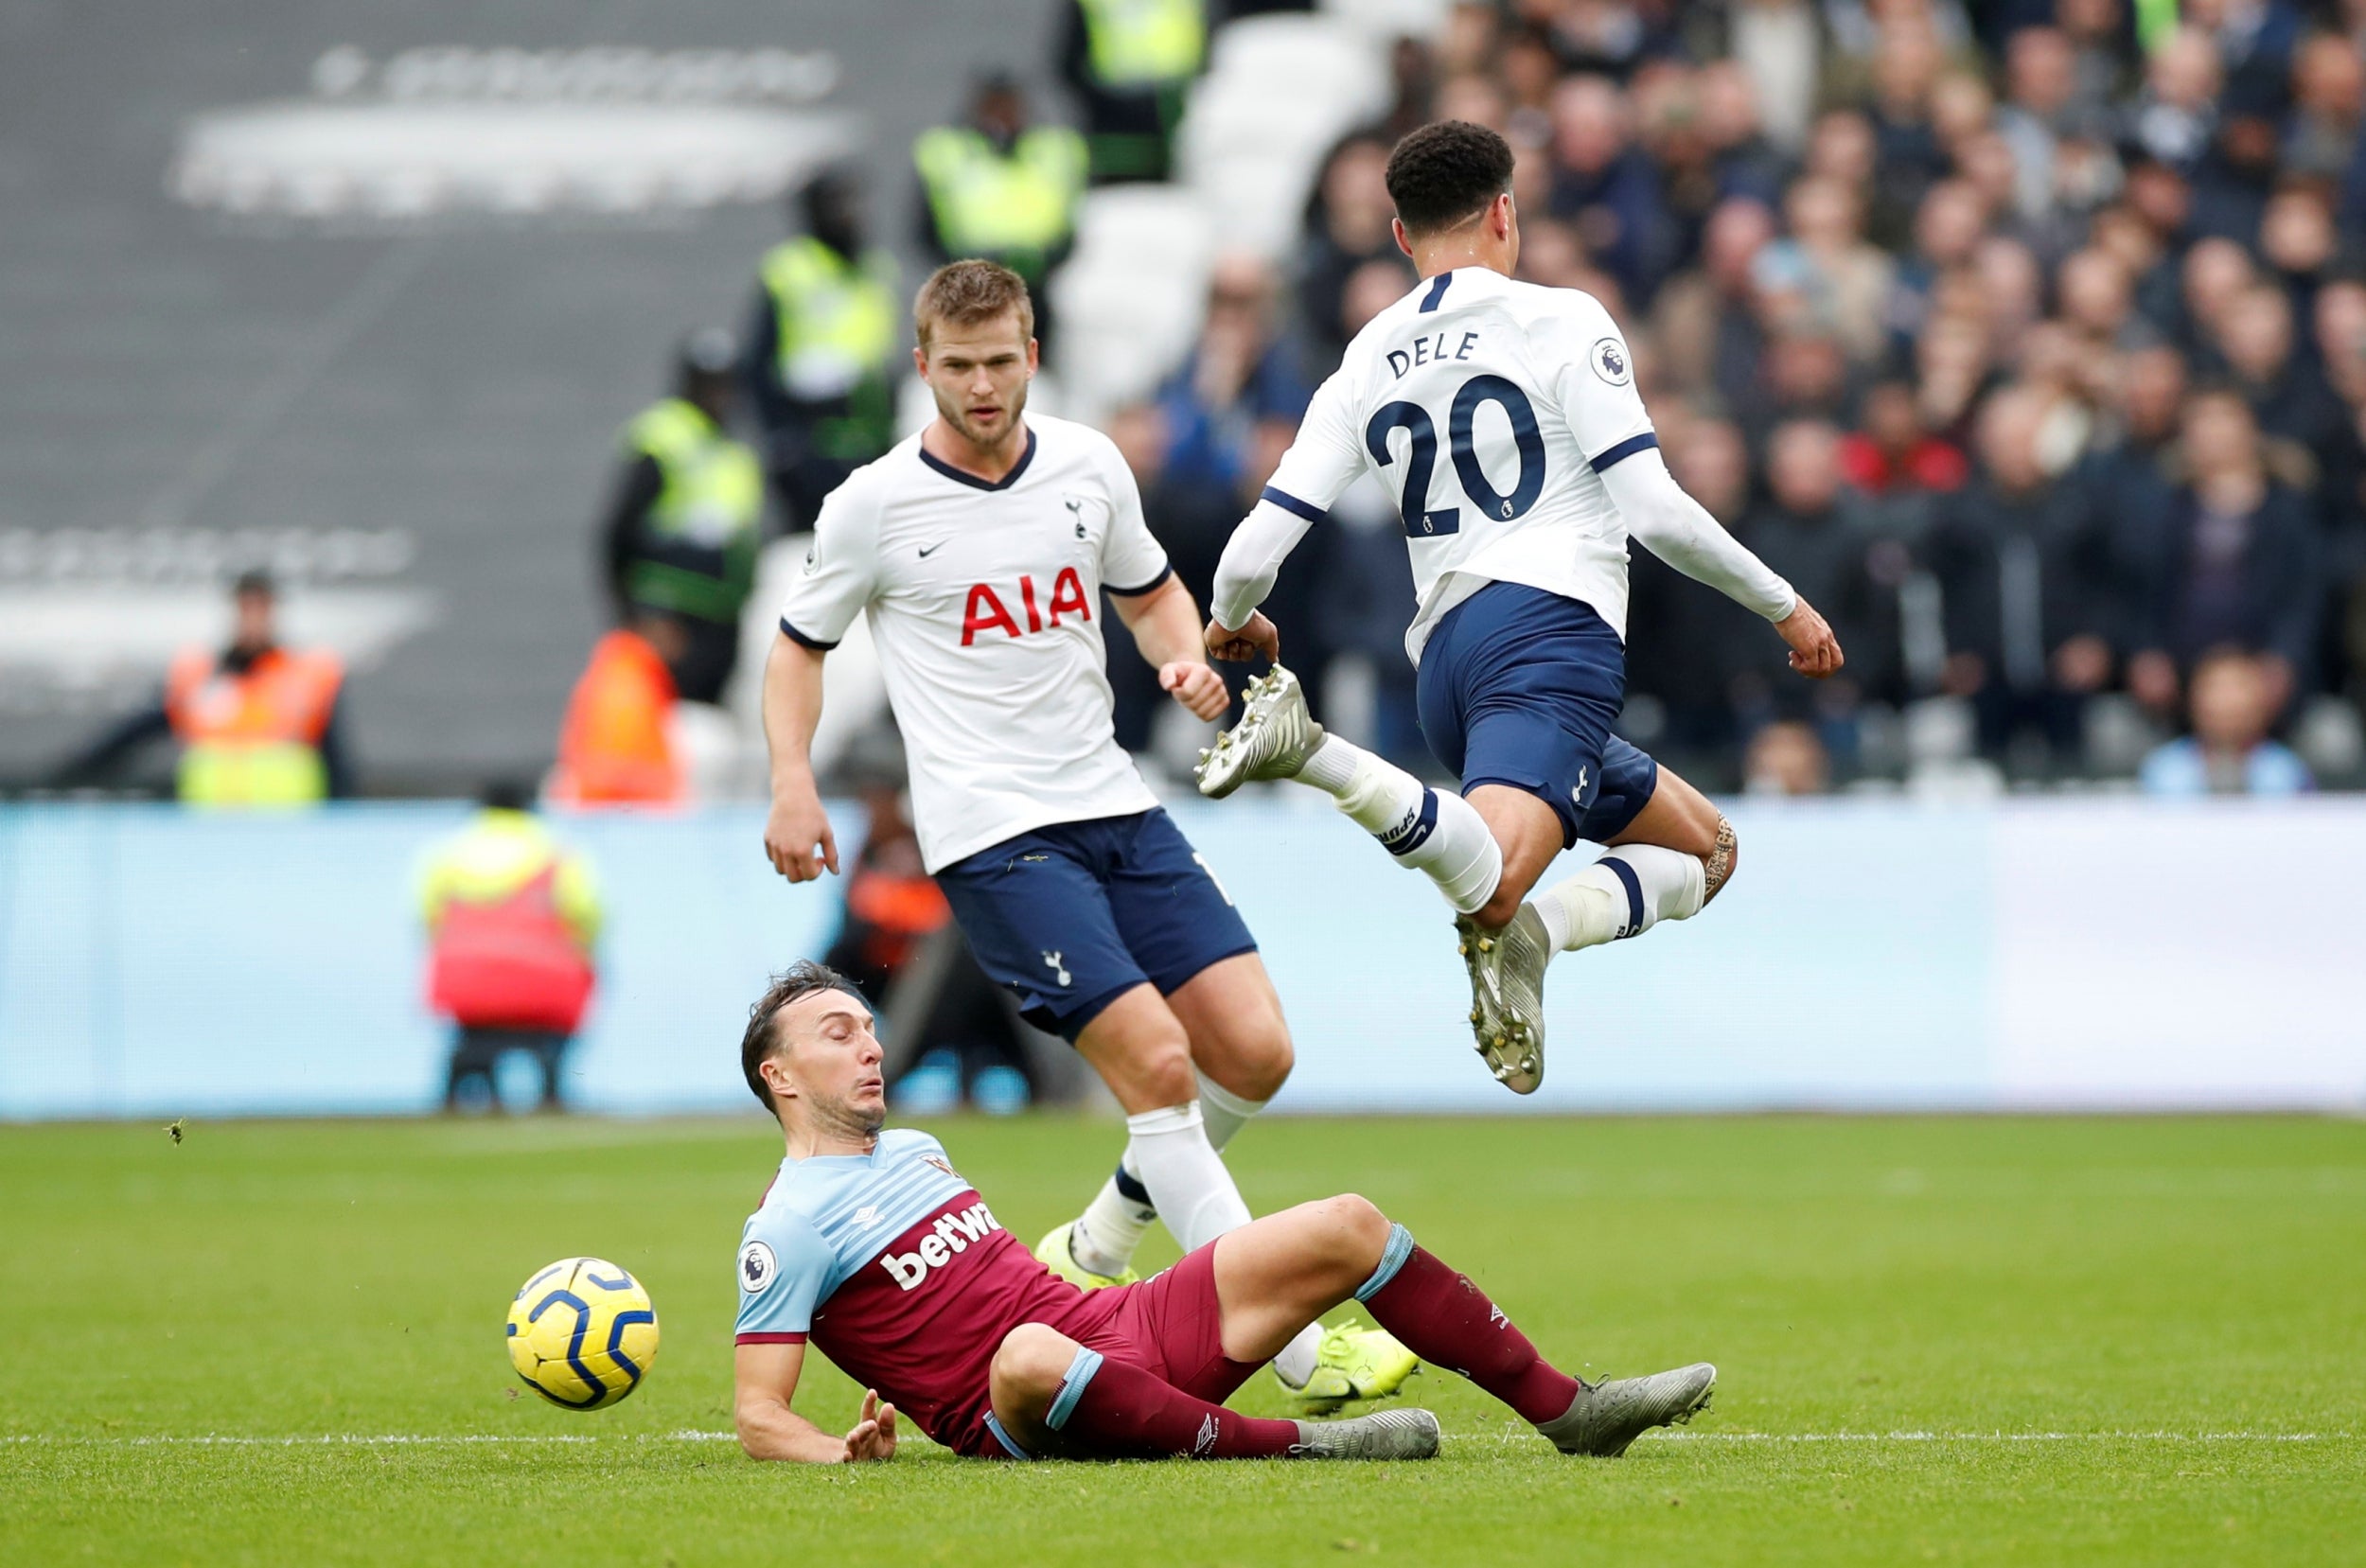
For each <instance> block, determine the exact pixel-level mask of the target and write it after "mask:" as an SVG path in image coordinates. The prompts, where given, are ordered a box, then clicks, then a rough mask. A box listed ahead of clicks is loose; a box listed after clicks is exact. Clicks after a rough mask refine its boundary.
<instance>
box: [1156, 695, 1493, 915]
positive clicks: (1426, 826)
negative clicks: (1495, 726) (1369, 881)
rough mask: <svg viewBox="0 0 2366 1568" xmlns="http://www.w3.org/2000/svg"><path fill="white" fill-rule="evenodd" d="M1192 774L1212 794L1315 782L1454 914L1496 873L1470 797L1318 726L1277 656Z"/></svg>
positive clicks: (1479, 898)
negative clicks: (1258, 783)
mask: <svg viewBox="0 0 2366 1568" xmlns="http://www.w3.org/2000/svg"><path fill="white" fill-rule="evenodd" d="M1195 775H1196V777H1197V779H1198V782H1199V790H1200V793H1201V794H1203V795H1206V796H1208V797H1209V799H1211V800H1222V799H1223V798H1224V797H1225V796H1227V795H1229V794H1231V793H1232V792H1233V791H1234V790H1236V789H1238V788H1240V787H1241V785H1243V784H1248V783H1250V782H1252V781H1255V780H1266V779H1291V780H1295V781H1297V782H1298V783H1299V784H1308V785H1311V786H1313V787H1314V788H1316V789H1319V790H1321V791H1322V792H1323V793H1324V794H1326V795H1329V796H1330V797H1331V798H1332V799H1333V801H1334V802H1337V804H1338V807H1339V810H1340V811H1341V812H1342V813H1343V814H1345V815H1346V816H1347V818H1348V819H1350V820H1351V821H1352V822H1354V823H1355V824H1356V825H1357V826H1358V827H1360V828H1362V829H1363V830H1364V831H1365V832H1367V833H1368V834H1370V835H1371V836H1372V837H1374V838H1377V839H1378V840H1380V846H1381V848H1383V849H1385V850H1386V851H1387V852H1388V853H1389V854H1390V855H1392V856H1393V857H1394V858H1395V860H1396V862H1397V864H1398V865H1400V866H1404V868H1406V869H1407V870H1409V871H1417V872H1421V873H1422V874H1423V875H1425V876H1427V877H1428V878H1429V879H1430V880H1431V881H1432V882H1434V883H1436V884H1437V885H1438V890H1439V893H1440V894H1442V895H1443V896H1444V898H1445V900H1446V902H1447V904H1448V905H1450V906H1452V907H1453V908H1454V909H1455V911H1456V912H1457V914H1468V913H1470V912H1471V911H1473V910H1474V909H1477V908H1479V907H1483V906H1484V905H1485V904H1486V903H1487V901H1488V899H1489V898H1491V897H1492V895H1493V893H1494V891H1495V887H1496V883H1497V881H1498V880H1499V879H1500V877H1501V876H1502V873H1503V869H1504V852H1503V849H1502V847H1501V845H1500V843H1499V842H1498V840H1497V838H1496V837H1495V836H1494V835H1493V834H1492V833H1491V832H1490V831H1489V825H1488V823H1487V822H1486V820H1485V819H1482V818H1481V817H1480V815H1479V814H1478V813H1477V812H1476V811H1474V809H1473V808H1472V805H1471V803H1470V802H1466V801H1464V800H1463V799H1462V798H1461V797H1460V796H1457V795H1456V794H1454V793H1452V792H1451V791H1445V792H1440V791H1439V790H1436V789H1432V788H1431V787H1430V786H1428V785H1427V784H1423V783H1421V780H1419V779H1417V778H1415V777H1414V776H1413V775H1412V774H1410V773H1408V772H1406V771H1405V770H1404V768H1402V767H1399V766H1396V764H1394V763H1392V762H1389V761H1388V760H1387V759H1386V758H1385V757H1381V756H1377V755H1375V754H1374V753H1372V752H1370V751H1367V750H1365V749H1363V748H1362V747H1360V746H1357V745H1355V744H1354V743H1353V742H1351V741H1348V740H1344V739H1342V738H1341V737H1339V736H1337V735H1334V734H1332V733H1330V732H1329V731H1325V730H1324V729H1323V727H1322V726H1321V725H1319V724H1317V723H1315V716H1314V714H1313V713H1312V712H1310V711H1309V710H1308V708H1307V705H1306V690H1305V688H1304V687H1303V686H1302V685H1301V684H1300V683H1299V681H1298V677H1297V676H1296V675H1294V674H1292V673H1291V672H1290V671H1289V670H1288V669H1286V668H1284V667H1283V666H1281V665H1279V664H1277V665H1275V666H1274V667H1273V669H1272V670H1270V671H1269V672H1267V673H1266V674H1264V675H1262V676H1260V677H1259V678H1257V679H1255V680H1252V681H1250V682H1249V688H1248V699H1247V701H1246V703H1245V705H1244V707H1243V711H1242V715H1241V721H1240V722H1239V723H1238V724H1236V725H1234V726H1233V727H1232V728H1231V729H1229V730H1227V731H1225V732H1224V733H1223V734H1220V735H1218V736H1217V737H1216V744H1215V745H1214V746H1213V747H1210V748H1209V749H1208V750H1206V751H1204V752H1202V753H1201V754H1200V761H1199V766H1198V767H1197V769H1196V770H1195Z"/></svg>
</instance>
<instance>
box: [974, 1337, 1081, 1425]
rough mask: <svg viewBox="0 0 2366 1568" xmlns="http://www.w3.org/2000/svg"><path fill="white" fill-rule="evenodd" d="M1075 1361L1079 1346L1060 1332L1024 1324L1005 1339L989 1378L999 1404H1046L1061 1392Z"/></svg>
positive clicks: (996, 1355) (997, 1349) (997, 1352)
mask: <svg viewBox="0 0 2366 1568" xmlns="http://www.w3.org/2000/svg"><path fill="white" fill-rule="evenodd" d="M1075 1359H1076V1346H1075V1345H1074V1344H1073V1343H1072V1342H1071V1341H1070V1340H1069V1339H1068V1337H1067V1336H1066V1335H1064V1334H1062V1333H1061V1332H1060V1331H1059V1330H1056V1329H1051V1328H1048V1327H1046V1326H1045V1325H1043V1324H1041V1323H1022V1324H1020V1325H1019V1326H1018V1327H1017V1328H1015V1329H1013V1330H1011V1331H1010V1332H1009V1333H1007V1334H1004V1335H1003V1336H1002V1343H1001V1345H1000V1346H999V1347H998V1348H996V1350H995V1352H994V1362H993V1365H992V1366H991V1367H990V1368H989V1371H988V1374H987V1375H988V1377H989V1379H990V1380H991V1383H992V1388H993V1392H994V1393H995V1394H996V1395H997V1396H998V1397H999V1399H1000V1400H1002V1401H1016V1402H1017V1403H1020V1404H1026V1405H1036V1404H1044V1403H1049V1402H1050V1401H1051V1398H1052V1396H1053V1395H1055V1394H1057V1393H1058V1392H1059V1388H1060V1380H1061V1379H1063V1378H1065V1377H1067V1376H1068V1365H1069V1364H1070V1363H1072V1362H1073V1361H1074V1360H1075ZM998 1402H999V1401H998Z"/></svg>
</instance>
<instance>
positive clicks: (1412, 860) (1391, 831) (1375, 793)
mask: <svg viewBox="0 0 2366 1568" xmlns="http://www.w3.org/2000/svg"><path fill="white" fill-rule="evenodd" d="M1298 782H1299V783H1300V784H1313V785H1314V786H1315V788H1317V789H1319V790H1322V791H1323V792H1324V793H1325V794H1327V795H1330V796H1331V797H1333V799H1334V800H1336V801H1337V802H1339V809H1340V810H1341V811H1343V812H1345V813H1347V815H1348V818H1349V819H1350V820H1351V821H1353V822H1354V823H1355V824H1356V826H1358V827H1360V828H1362V829H1363V830H1364V831H1365V832H1367V833H1368V834H1370V835H1371V836H1372V837H1375V838H1378V839H1379V840H1380V844H1381V848H1383V849H1385V850H1386V851H1387V852H1388V853H1389V854H1392V855H1394V856H1395V857H1396V860H1397V864H1399V865H1401V866H1407V867H1410V868H1412V869H1413V870H1414V871H1417V872H1421V873H1422V874H1423V875H1425V876H1427V877H1428V878H1429V879H1430V880H1431V881H1432V882H1435V883H1437V884H1438V890H1439V892H1441V893H1443V894H1444V895H1445V898H1446V902H1447V903H1448V904H1451V905H1452V906H1454V907H1455V910H1456V912H1457V913H1459V914H1469V913H1470V912H1471V911H1472V910H1473V909H1475V908H1477V907H1479V906H1481V905H1483V904H1485V903H1486V902H1487V901H1488V900H1489V899H1490V898H1492V897H1493V896H1494V892H1495V884H1496V883H1497V882H1499V881H1501V880H1502V879H1503V874H1504V852H1503V847H1502V846H1501V845H1499V844H1497V843H1496V842H1495V836H1494V835H1493V834H1492V833H1490V832H1489V831H1488V830H1487V819H1485V818H1483V817H1481V816H1480V815H1479V814H1478V813H1477V812H1476V811H1475V810H1474V809H1473V808H1472V805H1471V802H1468V801H1466V800H1464V799H1463V798H1462V797H1461V796H1459V795H1457V794H1454V793H1452V792H1451V791H1440V790H1435V789H1432V788H1430V787H1429V786H1428V785H1426V784H1422V783H1421V780H1419V779H1417V778H1415V777H1414V776H1413V775H1412V774H1410V773H1407V772H1406V771H1405V770H1404V768H1402V767H1399V766H1396V765H1395V764H1394V763H1391V762H1387V761H1385V760H1384V759H1382V758H1380V757H1376V756H1374V755H1373V754H1372V753H1371V752H1369V751H1367V750H1365V749H1363V748H1362V747H1360V746H1357V745H1355V744H1353V743H1352V742H1350V741H1344V740H1341V739H1340V738H1339V737H1338V736H1336V735H1325V736H1324V737H1323V743H1322V745H1320V746H1318V747H1316V748H1315V750H1314V752H1313V753H1312V754H1311V755H1310V756H1308V758H1307V759H1306V766H1304V767H1302V768H1300V769H1299V770H1298Z"/></svg>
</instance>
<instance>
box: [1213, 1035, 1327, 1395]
mask: <svg viewBox="0 0 2366 1568" xmlns="http://www.w3.org/2000/svg"><path fill="white" fill-rule="evenodd" d="M1264 1108H1265V1101H1262V1100H1245V1099H1243V1098H1242V1097H1241V1096H1239V1095H1237V1094H1234V1093H1233V1092H1232V1091H1231V1090H1230V1089H1227V1088H1226V1087H1225V1086H1224V1085H1223V1084H1219V1083H1217V1082H1216V1081H1215V1080H1214V1079H1212V1078H1209V1076H1208V1075H1207V1074H1205V1073H1202V1074H1201V1075H1200V1079H1199V1114H1200V1119H1201V1120H1202V1121H1204V1122H1205V1123H1206V1124H1207V1127H1208V1142H1209V1147H1211V1148H1213V1149H1216V1150H1218V1151H1219V1152H1221V1151H1222V1150H1223V1148H1224V1146H1225V1145H1226V1144H1227V1143H1230V1142H1231V1141H1232V1136H1233V1135H1234V1134H1235V1133H1238V1132H1239V1131H1240V1130H1241V1129H1242V1128H1243V1127H1245V1126H1246V1125H1247V1124H1248V1119H1249V1118H1251V1117H1253V1116H1255V1115H1256V1114H1257V1113H1258V1112H1260V1111H1262V1110H1263V1109H1264ZM1322 1348H1323V1326H1322V1325H1321V1324H1319V1323H1309V1324H1308V1325H1307V1326H1306V1327H1305V1328H1303V1329H1300V1330H1298V1338H1296V1339H1294V1340H1292V1341H1290V1343H1289V1344H1287V1345H1284V1346H1283V1347H1282V1348H1281V1352H1280V1354H1279V1355H1277V1356H1275V1357H1274V1358H1273V1369H1274V1371H1275V1372H1277V1373H1278V1374H1280V1378H1281V1381H1282V1382H1283V1383H1288V1384H1289V1385H1290V1386H1291V1387H1293V1388H1303V1387H1305V1386H1306V1380H1307V1379H1309V1378H1311V1377H1313V1376H1314V1375H1315V1358H1316V1357H1317V1356H1318V1355H1320V1354H1321V1353H1322Z"/></svg>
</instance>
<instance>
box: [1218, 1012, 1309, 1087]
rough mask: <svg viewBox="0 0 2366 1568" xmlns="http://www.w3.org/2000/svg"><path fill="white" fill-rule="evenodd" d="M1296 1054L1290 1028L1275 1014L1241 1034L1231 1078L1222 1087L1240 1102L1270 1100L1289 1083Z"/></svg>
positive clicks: (1296, 1063)
mask: <svg viewBox="0 0 2366 1568" xmlns="http://www.w3.org/2000/svg"><path fill="white" fill-rule="evenodd" d="M1297 1065H1298V1051H1297V1049H1296V1048H1294V1047H1292V1045H1291V1044H1290V1027H1289V1025H1287V1024H1285V1023H1283V1022H1282V1021H1281V1015H1280V1013H1271V1014H1268V1015H1267V1016H1265V1017H1262V1018H1260V1019H1259V1020H1258V1021H1257V1023H1256V1025H1255V1026H1254V1027H1252V1028H1251V1029H1249V1030H1247V1031H1245V1037H1244V1038H1243V1039H1242V1040H1241V1041H1240V1042H1239V1045H1238V1049H1237V1050H1236V1051H1235V1052H1234V1061H1233V1072H1232V1076H1233V1078H1234V1079H1236V1080H1237V1082H1234V1083H1227V1084H1225V1085H1224V1086H1225V1087H1226V1088H1227V1089H1229V1090H1231V1091H1232V1092H1233V1093H1234V1094H1237V1095H1239V1096H1241V1097H1242V1098H1243V1099H1244V1100H1271V1099H1272V1098H1273V1097H1274V1096H1275V1095H1277V1094H1279V1093H1280V1092H1281V1085H1282V1084H1286V1083H1288V1082H1289V1081H1290V1069H1291V1068H1292V1067H1294V1066H1297Z"/></svg>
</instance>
